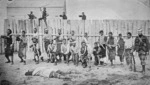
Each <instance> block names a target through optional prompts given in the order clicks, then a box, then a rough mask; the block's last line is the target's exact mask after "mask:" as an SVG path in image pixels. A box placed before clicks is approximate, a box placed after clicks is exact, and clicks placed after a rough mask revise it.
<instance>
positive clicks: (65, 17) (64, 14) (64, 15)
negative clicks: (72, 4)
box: [60, 12, 67, 20]
mask: <svg viewBox="0 0 150 85" xmlns="http://www.w3.org/2000/svg"><path fill="white" fill-rule="evenodd" d="M60 17H62V19H63V20H67V15H66V12H63V15H60Z"/></svg>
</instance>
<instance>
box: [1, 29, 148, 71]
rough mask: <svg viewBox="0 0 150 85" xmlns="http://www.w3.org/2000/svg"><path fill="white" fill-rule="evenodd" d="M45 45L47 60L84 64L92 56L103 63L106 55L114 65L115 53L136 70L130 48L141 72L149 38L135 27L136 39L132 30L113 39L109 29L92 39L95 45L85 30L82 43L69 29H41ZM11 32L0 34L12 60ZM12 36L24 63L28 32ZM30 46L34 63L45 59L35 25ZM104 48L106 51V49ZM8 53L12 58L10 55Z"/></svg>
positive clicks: (100, 63) (6, 54)
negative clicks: (52, 32)
mask: <svg viewBox="0 0 150 85" xmlns="http://www.w3.org/2000/svg"><path fill="white" fill-rule="evenodd" d="M44 33H45V34H44V38H43V42H44V46H45V51H46V53H47V58H48V59H47V62H48V63H49V62H51V63H54V64H55V65H57V64H59V63H60V62H62V60H64V62H65V63H66V64H68V65H69V62H70V61H73V63H74V65H77V66H78V63H79V62H81V64H82V66H83V67H84V68H86V67H91V65H90V63H91V60H92V59H94V64H95V65H105V64H106V63H105V62H104V61H103V59H104V58H105V57H106V53H107V55H108V59H109V60H110V62H111V65H113V61H114V60H115V56H116V55H118V56H119V57H120V62H121V64H123V62H124V59H125V60H126V63H127V65H128V66H129V69H130V70H131V71H132V70H133V71H136V67H135V62H136V60H135V58H134V55H133V52H135V51H136V52H138V56H139V58H140V61H141V66H142V73H145V65H146V62H145V60H146V59H147V55H149V41H148V38H147V37H146V36H144V35H143V34H142V29H138V36H136V38H135V39H133V38H132V34H131V33H130V32H127V38H123V37H122V34H119V35H118V39H117V40H116V39H115V38H114V36H113V33H112V32H109V35H108V37H106V36H105V35H104V32H103V30H101V31H99V34H100V36H99V39H98V41H97V42H94V47H93V48H92V46H91V45H90V44H89V40H88V37H89V36H88V33H84V36H83V38H82V42H81V46H80V47H79V46H77V39H76V37H77V36H76V35H75V32H74V31H71V33H70V35H68V36H67V37H64V36H63V35H62V33H61V30H60V29H59V30H58V35H57V36H56V37H54V38H53V37H52V35H50V34H49V31H48V29H45V30H44ZM12 36H15V35H13V34H12V31H11V30H10V29H8V30H7V35H6V36H1V37H2V38H4V39H5V57H6V59H7V60H8V61H7V62H6V63H12V64H14V62H13V53H14V43H13V38H14V37H12ZM15 40H17V41H19V51H18V56H19V58H20V59H21V63H24V64H25V65H26V51H27V44H28V43H27V35H26V32H25V31H22V34H21V35H17V36H15ZM30 48H32V49H33V52H34V59H33V60H34V61H35V62H36V64H39V61H40V59H41V60H42V61H44V58H43V57H42V56H41V54H42V53H41V50H40V46H39V35H38V29H37V28H35V29H34V35H33V37H32V44H31V45H30ZM106 51H107V52H106ZM9 56H11V60H10V59H9Z"/></svg>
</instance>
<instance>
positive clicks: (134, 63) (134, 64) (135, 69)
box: [131, 51, 136, 72]
mask: <svg viewBox="0 0 150 85" xmlns="http://www.w3.org/2000/svg"><path fill="white" fill-rule="evenodd" d="M131 56H132V59H133V68H134V72H136V66H135V57H134V55H133V52H132V51H131Z"/></svg>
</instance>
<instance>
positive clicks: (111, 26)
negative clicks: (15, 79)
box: [0, 19, 150, 53]
mask: <svg viewBox="0 0 150 85" xmlns="http://www.w3.org/2000/svg"><path fill="white" fill-rule="evenodd" d="M47 22H48V29H49V33H50V34H52V35H53V36H55V35H57V31H58V29H62V34H63V35H64V37H65V36H67V35H68V34H70V31H71V30H74V31H75V34H76V36H77V41H78V42H77V44H78V45H79V46H80V43H81V39H82V36H83V34H84V33H85V32H87V33H88V35H89V42H90V44H91V45H93V43H94V42H95V41H97V40H98V36H99V31H100V30H104V33H105V35H108V33H109V32H110V31H111V32H113V34H114V36H117V35H118V34H119V33H122V34H123V36H126V33H127V32H131V33H132V35H133V36H136V35H137V29H139V28H142V29H143V33H144V34H145V35H146V36H148V37H149V36H150V20H86V21H83V20H60V19H51V20H48V21H47ZM35 27H36V28H38V32H39V36H40V47H41V49H42V51H44V48H43V47H44V44H43V41H42V38H43V34H44V28H46V26H45V24H44V22H41V26H40V27H39V26H38V21H37V20H34V21H30V20H14V19H6V20H5V23H4V28H5V33H6V30H7V29H9V28H10V29H12V31H13V34H20V33H21V31H22V30H25V31H26V32H27V36H28V47H29V45H30V44H31V42H32V41H31V38H32V34H33V29H34V28H35ZM149 39H150V38H149ZM14 40H15V38H14ZM17 50H18V42H16V41H15V51H17ZM0 53H4V40H3V39H0Z"/></svg>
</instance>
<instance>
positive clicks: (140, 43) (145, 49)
mask: <svg viewBox="0 0 150 85" xmlns="http://www.w3.org/2000/svg"><path fill="white" fill-rule="evenodd" d="M134 44H135V47H134V50H135V51H136V52H138V55H139V58H140V61H141V65H142V73H143V74H145V65H146V62H145V60H146V56H147V55H149V41H148V39H147V37H146V36H144V35H143V34H142V29H138V36H137V37H136V38H135V41H134Z"/></svg>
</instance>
